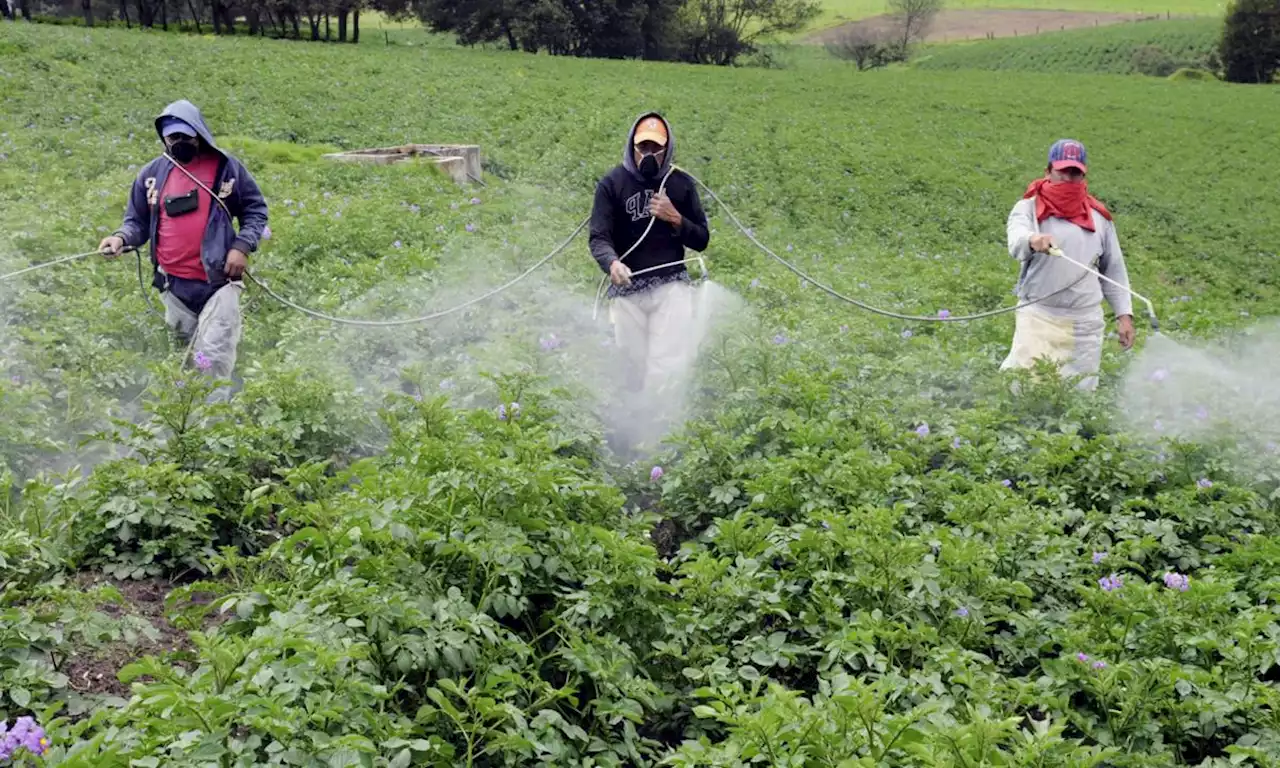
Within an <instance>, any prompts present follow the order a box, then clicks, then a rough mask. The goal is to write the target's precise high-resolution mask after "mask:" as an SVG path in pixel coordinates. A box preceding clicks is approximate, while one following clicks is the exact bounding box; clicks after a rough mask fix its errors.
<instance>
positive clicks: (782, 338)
mask: <svg viewBox="0 0 1280 768" xmlns="http://www.w3.org/2000/svg"><path fill="white" fill-rule="evenodd" d="M773 343H774V344H777V345H778V346H782V345H783V344H786V343H787V335H786V334H785V333H779V334H778V335H777V336H774V337H773Z"/></svg>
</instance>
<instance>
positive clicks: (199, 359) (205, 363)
mask: <svg viewBox="0 0 1280 768" xmlns="http://www.w3.org/2000/svg"><path fill="white" fill-rule="evenodd" d="M194 360H195V364H196V368H199V369H200V370H201V371H208V370H209V369H210V368H212V367H213V361H212V360H210V359H209V357H208V355H206V354H205V353H204V352H199V351H197V352H196V354H195V358H194Z"/></svg>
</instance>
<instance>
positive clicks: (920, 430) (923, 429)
mask: <svg viewBox="0 0 1280 768" xmlns="http://www.w3.org/2000/svg"><path fill="white" fill-rule="evenodd" d="M916 434H917V435H919V436H920V437H928V436H929V424H928V423H927V422H925V423H922V424H921V425H920V426H918V427H916Z"/></svg>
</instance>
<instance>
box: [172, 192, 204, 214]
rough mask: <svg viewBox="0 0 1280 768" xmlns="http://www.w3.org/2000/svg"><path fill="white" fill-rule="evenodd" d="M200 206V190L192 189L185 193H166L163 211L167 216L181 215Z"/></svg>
mask: <svg viewBox="0 0 1280 768" xmlns="http://www.w3.org/2000/svg"><path fill="white" fill-rule="evenodd" d="M199 208H200V190H198V189H193V190H191V191H190V192H188V193H187V194H185V195H166V196H165V198H164V212H165V213H167V214H168V215H169V216H182V215H183V214H187V213H191V212H192V211H195V210H197V209H199Z"/></svg>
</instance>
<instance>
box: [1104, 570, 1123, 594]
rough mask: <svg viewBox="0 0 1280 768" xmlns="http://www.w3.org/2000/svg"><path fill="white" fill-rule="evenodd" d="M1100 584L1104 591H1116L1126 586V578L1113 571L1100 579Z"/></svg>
mask: <svg viewBox="0 0 1280 768" xmlns="http://www.w3.org/2000/svg"><path fill="white" fill-rule="evenodd" d="M1098 586H1100V587H1102V591H1103V592H1114V591H1116V590H1117V589H1120V588H1121V587H1123V586H1124V579H1123V578H1122V577H1120V576H1118V575H1116V574H1114V573H1113V574H1111V575H1110V576H1103V577H1102V578H1101V579H1098Z"/></svg>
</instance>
